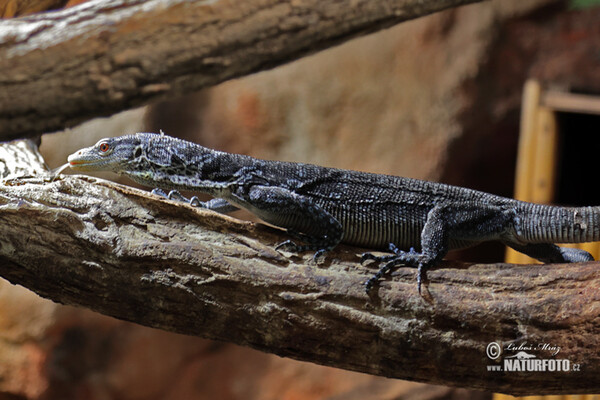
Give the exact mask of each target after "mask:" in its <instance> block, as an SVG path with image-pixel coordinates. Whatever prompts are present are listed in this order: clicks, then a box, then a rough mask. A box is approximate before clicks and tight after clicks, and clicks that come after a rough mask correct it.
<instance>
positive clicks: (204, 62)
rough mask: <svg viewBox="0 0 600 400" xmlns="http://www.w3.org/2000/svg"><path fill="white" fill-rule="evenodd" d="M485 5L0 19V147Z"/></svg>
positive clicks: (112, 7) (198, 3) (454, 1)
mask: <svg viewBox="0 0 600 400" xmlns="http://www.w3.org/2000/svg"><path fill="white" fill-rule="evenodd" d="M476 1H479V0H424V1H423V0H394V1H386V0H377V1H373V0H341V1H337V0H326V1H323V0H291V1H288V2H281V1H279V0H249V1H243V2H239V1H229V0H195V1H188V0H169V1H167V0H149V1H146V0H92V1H89V2H87V3H84V4H81V5H79V6H76V7H73V8H69V9H65V10H61V11H57V12H51V13H45V14H40V15H32V16H27V17H23V18H19V19H12V20H2V21H0V139H3V140H9V139H13V138H17V137H25V136H32V135H38V134H41V133H44V132H51V131H55V130H60V129H64V128H66V127H71V126H73V125H75V124H77V123H80V122H82V121H85V120H88V119H91V118H94V117H100V116H106V115H111V114H114V113H116V112H118V111H122V110H125V109H129V108H132V107H134V106H138V105H141V104H145V103H148V102H150V101H152V100H157V99H164V98H168V97H173V96H179V95H181V94H184V93H190V92H192V91H197V90H199V89H201V88H204V87H207V86H211V85H215V84H217V83H220V82H222V81H224V80H227V79H231V78H235V77H240V76H243V75H247V74H250V73H253V72H257V71H261V70H264V69H268V68H272V67H274V66H277V65H281V64H283V63H286V62H289V61H292V60H295V59H297V58H299V57H302V56H304V55H306V54H309V53H311V52H315V51H318V50H321V49H325V48H327V47H330V46H332V45H335V44H338V43H341V42H343V41H345V40H348V39H350V38H352V37H356V36H359V35H364V34H366V33H369V32H374V31H377V30H380V29H384V28H386V27H389V26H392V25H394V24H396V23H399V22H401V21H405V20H408V19H412V18H417V17H420V16H423V15H427V14H430V13H433V12H436V11H440V10H443V9H446V8H449V7H456V6H459V5H462V4H468V3H473V2H476Z"/></svg>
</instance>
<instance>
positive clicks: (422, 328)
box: [0, 144, 600, 395]
mask: <svg viewBox="0 0 600 400" xmlns="http://www.w3.org/2000/svg"><path fill="white" fill-rule="evenodd" d="M19 146H20V147H17V148H15V147H10V146H8V148H9V149H10V151H9V153H11V154H12V153H15V154H17V155H18V154H21V153H25V154H27V153H30V152H31V150H32V148H31V146H27V145H25V146H24V145H22V144H21V145H19ZM2 148H7V145H5V146H2ZM26 158H27V159H28V160H30V161H25V162H26V163H30V164H32V165H33V164H35V162H33V163H32V162H31V160H35V159H38V160H39V158H36V157H33V156H32V155H31V154H30V155H29V156H27V157H26ZM13 159H14V163H19V162H23V161H20V160H23V159H24V156H21V157H19V156H15V157H13ZM8 164H10V162H9V163H8ZM10 165H11V166H10V168H14V165H13V164H10ZM26 165H29V164H26ZM41 165H42V164H41V163H38V165H37V166H36V165H34V166H33V169H34V172H35V171H39V168H40V167H41ZM10 168H9V169H10ZM21 172H23V170H22V171H21ZM285 238H286V235H285V234H283V233H282V232H281V231H279V230H276V229H274V228H269V227H266V226H264V225H260V224H253V223H249V222H241V221H238V220H235V219H233V218H229V217H226V216H222V215H219V214H215V213H213V212H210V211H206V210H198V209H193V208H192V207H189V206H187V205H185V204H179V203H175V202H171V201H167V200H164V199H161V198H159V197H157V196H153V195H150V194H149V193H147V192H144V191H141V190H137V189H132V188H128V187H125V186H121V185H117V184H114V183H110V182H106V181H102V180H98V179H95V178H89V177H83V176H61V177H59V178H58V179H56V180H54V181H50V180H49V179H48V177H47V176H43V175H37V176H34V177H32V178H21V179H14V178H13V179H10V180H3V181H0V275H1V276H3V277H4V278H6V279H8V280H9V281H11V282H12V283H14V284H19V285H23V286H25V287H27V288H29V289H31V290H33V291H35V292H36V293H38V294H40V295H41V296H44V297H47V298H49V299H52V300H54V301H56V302H60V303H63V304H70V305H77V306H81V307H87V308H90V309H92V310H95V311H98V312H100V313H103V314H106V315H111V316H114V317H117V318H121V319H124V320H128V321H133V322H136V323H139V324H142V325H147V326H152V327H156V328H160V329H165V330H169V331H173V332H179V333H185V334H189V335H196V336H201V337H205V338H209V339H217V340H223V341H228V342H233V343H237V344H240V345H244V346H250V347H253V348H256V349H259V350H262V351H266V352H271V353H275V354H278V355H281V356H286V357H292V358H295V359H299V360H305V361H311V362H314V363H319V364H324V365H330V366H334V367H338V368H345V369H349V370H355V371H361V372H366V373H369V374H376V375H383V376H387V377H393V378H401V379H409V380H417V381H422V382H429V383H435V384H443V385H452V386H462V387H470V388H478V389H485V390H489V391H495V392H503V393H510V394H520V395H524V394H534V393H535V394H538V395H539V394H558V393H592V392H598V391H600V355H599V354H600V294H599V292H598V289H597V288H598V287H600V270H599V269H598V267H599V265H600V264H599V263H586V264H564V265H563V264H561V265H527V266H515V265H507V264H490V265H465V264H460V263H455V262H452V263H451V262H448V263H446V264H445V265H444V268H441V269H435V270H433V271H431V272H430V274H429V277H430V283H429V285H428V288H429V292H430V294H431V298H430V301H425V300H424V299H423V298H422V297H420V296H419V295H418V294H417V290H416V283H415V271H414V270H413V269H410V268H399V269H398V270H397V272H396V273H395V274H394V276H393V277H391V278H388V279H386V280H385V281H384V282H382V283H381V286H380V288H378V289H377V290H374V293H373V294H372V295H371V296H367V295H366V294H365V292H364V289H363V286H362V283H363V282H364V281H365V280H366V279H367V278H368V277H369V276H371V274H372V273H373V269H372V268H368V267H365V266H361V265H360V264H358V262H357V261H358V257H357V254H358V253H360V252H361V251H362V250H361V249H356V248H352V247H348V246H340V248H339V249H337V250H336V251H333V252H331V254H329V255H328V262H327V263H326V264H325V265H322V266H315V265H313V264H312V263H311V261H310V259H311V257H310V255H309V254H307V255H305V256H304V257H302V258H299V257H286V256H284V255H281V254H279V253H278V252H276V251H274V250H273V246H274V245H275V244H276V243H278V242H280V241H282V240H283V239H285ZM490 342H498V343H500V344H501V345H503V346H506V345H507V344H509V343H514V344H517V345H518V344H520V343H523V342H526V343H528V344H530V345H533V346H537V344H538V343H548V344H549V345H551V346H560V352H559V353H558V354H557V355H554V356H553V355H552V354H551V352H548V351H541V352H535V351H528V353H530V354H531V353H533V354H535V355H536V356H539V357H538V358H548V359H566V360H569V362H570V365H571V366H573V365H575V364H580V371H577V372H575V371H572V372H520V373H519V372H497V371H489V370H488V366H489V365H500V366H502V364H499V363H498V361H494V360H490V359H489V358H488V357H487V356H486V347H487V346H488V344H489V343H490ZM513 353H514V352H512V353H510V352H509V353H507V354H505V355H512V354H513Z"/></svg>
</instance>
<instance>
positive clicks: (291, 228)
mask: <svg viewBox="0 0 600 400" xmlns="http://www.w3.org/2000/svg"><path fill="white" fill-rule="evenodd" d="M231 200H232V202H233V203H235V204H238V205H240V206H241V207H244V208H246V209H248V210H249V211H250V212H252V213H253V214H255V215H256V216H258V217H259V218H261V219H262V220H263V221H265V222H268V223H270V224H273V225H276V226H279V227H282V228H286V229H287V230H288V232H289V233H290V234H291V235H292V236H294V237H297V238H300V240H302V241H304V242H306V244H304V245H298V244H296V243H294V242H293V241H291V240H286V241H285V242H283V243H280V244H279V245H278V246H277V247H276V249H281V248H286V249H288V250H290V251H292V252H296V253H300V252H304V251H308V250H316V253H315V255H314V258H315V259H317V258H318V257H320V256H321V255H322V254H323V253H325V252H326V251H328V250H331V249H333V248H334V247H335V246H337V245H338V244H339V243H340V242H341V241H342V238H343V235H344V229H343V227H342V224H341V223H340V222H339V221H338V220H337V219H336V218H334V217H333V216H332V215H331V214H330V213H328V212H327V211H325V210H324V209H323V208H322V207H320V206H319V205H317V204H315V202H314V201H312V200H311V199H309V198H307V197H305V196H302V195H299V194H297V193H295V192H293V191H291V190H288V189H285V188H281V187H276V186H265V185H252V186H251V187H250V188H248V189H245V188H240V189H239V190H237V191H235V192H234V193H232V197H231Z"/></svg>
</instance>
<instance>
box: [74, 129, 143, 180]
mask: <svg viewBox="0 0 600 400" xmlns="http://www.w3.org/2000/svg"><path fill="white" fill-rule="evenodd" d="M142 156H143V151H142V138H141V137H138V135H126V136H120V137H115V138H106V139H101V140H99V141H98V143H96V144H95V145H93V146H91V147H86V148H83V149H81V150H78V151H76V152H75V153H73V154H71V155H70V156H69V157H68V159H67V160H68V162H69V166H70V167H71V169H74V170H76V171H115V172H122V171H128V170H132V169H137V168H139V167H140V166H139V164H140V162H143V157H142Z"/></svg>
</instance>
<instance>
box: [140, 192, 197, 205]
mask: <svg viewBox="0 0 600 400" xmlns="http://www.w3.org/2000/svg"><path fill="white" fill-rule="evenodd" d="M152 194H157V195H159V196H162V197H166V198H167V199H169V200H175V201H181V202H183V203H188V204H189V205H191V206H192V207H205V206H204V203H202V202H201V201H200V200H199V199H198V197H196V196H192V197H190V198H187V197H185V196H184V195H182V194H181V193H179V191H177V190H171V191H170V192H169V193H167V192H165V191H164V190H162V189H160V188H155V189H152Z"/></svg>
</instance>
